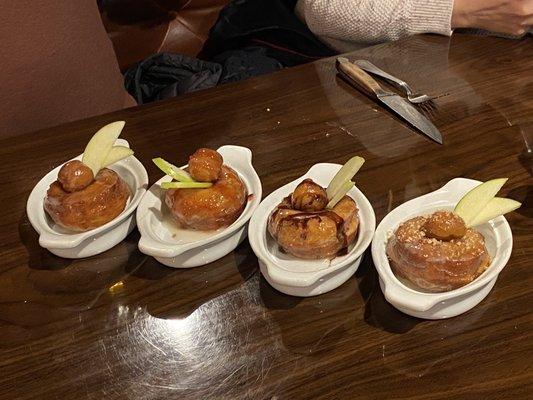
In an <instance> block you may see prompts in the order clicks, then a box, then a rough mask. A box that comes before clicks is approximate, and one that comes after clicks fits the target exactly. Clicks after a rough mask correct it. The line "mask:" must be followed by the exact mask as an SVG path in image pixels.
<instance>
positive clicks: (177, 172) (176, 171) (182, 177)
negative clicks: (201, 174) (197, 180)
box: [152, 157, 194, 182]
mask: <svg viewBox="0 0 533 400" xmlns="http://www.w3.org/2000/svg"><path fill="white" fill-rule="evenodd" d="M152 161H153V162H154V164H155V165H156V166H157V168H159V169H160V170H161V171H163V172H164V173H165V175H168V176H170V177H172V178H173V179H175V180H177V181H180V182H194V179H192V178H191V175H189V173H188V172H187V171H184V170H182V169H181V168H178V167H176V166H175V165H173V164H171V163H169V162H168V161H166V160H163V159H162V158H161V157H158V158H154V159H152Z"/></svg>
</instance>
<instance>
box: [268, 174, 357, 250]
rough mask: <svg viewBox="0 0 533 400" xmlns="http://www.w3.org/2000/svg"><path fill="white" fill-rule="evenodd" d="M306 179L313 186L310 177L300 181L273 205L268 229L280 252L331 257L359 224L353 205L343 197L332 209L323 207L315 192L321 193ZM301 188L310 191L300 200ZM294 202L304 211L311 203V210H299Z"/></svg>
mask: <svg viewBox="0 0 533 400" xmlns="http://www.w3.org/2000/svg"><path fill="white" fill-rule="evenodd" d="M310 182H311V183H313V185H316V184H315V183H314V182H312V181H310V180H306V181H304V182H302V183H301V184H300V185H299V186H298V187H297V188H296V189H295V191H294V192H293V194H292V195H291V196H287V197H286V198H285V199H283V201H282V202H281V203H280V204H279V205H278V206H277V207H276V209H275V210H274V211H273V212H272V214H271V215H270V217H269V220H268V231H269V233H270V235H271V236H272V237H273V238H274V239H275V240H276V241H277V243H278V244H279V246H280V247H281V249H282V250H283V251H285V252H287V253H289V254H291V255H293V256H295V257H299V258H305V259H327V258H330V259H331V258H334V257H336V256H337V255H338V254H339V253H340V252H342V251H343V250H344V249H347V247H348V246H349V245H350V244H352V243H353V242H354V241H355V238H356V235H357V229H358V227H359V218H358V216H357V213H358V210H357V205H356V203H355V201H354V200H353V199H352V198H351V197H348V196H344V197H343V198H342V199H341V200H340V201H339V202H338V203H337V204H336V205H335V207H333V209H331V210H326V209H325V206H326V203H327V201H326V203H324V201H323V200H320V199H317V197H316V196H315V195H316V194H320V193H321V192H320V191H318V190H317V189H316V188H315V187H312V185H310ZM317 186H318V185H317ZM305 188H307V189H311V190H310V192H309V195H308V196H304V197H303V200H304V201H302V192H303V189H305ZM323 195H324V196H325V191H324V193H323ZM305 199H308V200H312V201H307V202H306V201H305ZM326 199H327V197H326ZM318 204H323V206H321V207H318V206H317V205H318ZM295 205H296V206H298V207H300V208H304V209H305V210H308V209H309V207H310V206H311V208H312V209H314V210H315V211H302V210H301V209H297V208H295Z"/></svg>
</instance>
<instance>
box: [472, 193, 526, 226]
mask: <svg viewBox="0 0 533 400" xmlns="http://www.w3.org/2000/svg"><path fill="white" fill-rule="evenodd" d="M521 205H522V203H520V202H518V201H516V200H512V199H504V198H502V197H494V198H493V199H491V200H490V201H489V202H488V204H487V205H486V206H485V208H483V210H481V212H480V213H479V214H478V215H476V217H475V218H474V219H473V220H472V222H470V223H469V224H468V226H469V227H470V226H477V225H481V224H484V223H485V222H489V221H490V220H491V219H494V218H496V217H499V216H500V215H504V214H507V213H509V212H511V211H514V210H516V209H517V208H519V207H520V206H521Z"/></svg>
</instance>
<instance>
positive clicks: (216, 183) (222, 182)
mask: <svg viewBox="0 0 533 400" xmlns="http://www.w3.org/2000/svg"><path fill="white" fill-rule="evenodd" d="M188 171H189V173H190V175H191V177H192V178H193V179H194V180H196V181H199V182H212V183H213V186H211V187H209V188H204V189H169V190H167V192H166V194H165V203H166V204H167V206H168V208H169V209H170V212H171V214H172V216H173V218H174V219H175V220H176V221H177V222H178V223H179V225H180V226H181V227H183V228H186V229H194V230H201V231H208V230H215V229H219V228H222V227H226V226H229V225H231V224H232V223H233V222H235V221H236V220H237V218H239V216H240V215H241V214H242V212H243V211H244V208H245V206H246V201H247V191H246V186H245V184H244V182H243V181H242V180H241V178H240V177H239V175H238V174H237V172H235V171H234V170H233V169H232V168H230V167H228V166H227V165H224V164H223V159H222V156H221V155H220V153H218V152H217V151H215V150H211V149H205V148H204V149H198V150H197V151H196V152H195V153H194V154H193V155H192V156H190V157H189V168H188Z"/></svg>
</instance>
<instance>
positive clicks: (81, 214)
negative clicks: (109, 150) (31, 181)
mask: <svg viewBox="0 0 533 400" xmlns="http://www.w3.org/2000/svg"><path fill="white" fill-rule="evenodd" d="M87 169H89V171H91V170H90V168H88V167H86V166H85V165H83V164H82V163H81V162H80V161H78V162H70V163H67V164H65V165H64V166H63V167H62V168H61V170H60V171H59V174H58V180H57V181H55V182H53V183H52V184H51V185H50V187H49V188H48V191H47V192H46V198H45V200H44V209H45V210H46V212H47V213H48V215H49V216H50V217H51V218H52V220H53V221H54V222H55V223H56V224H58V225H59V226H61V227H63V228H66V229H70V230H73V231H78V232H83V231H88V230H90V229H94V228H98V227H99V226H102V225H104V224H106V223H107V222H109V221H111V220H112V219H113V218H115V217H117V216H118V215H119V214H120V213H121V212H122V211H123V210H124V208H125V207H126V203H127V201H128V198H129V197H130V195H131V191H130V188H129V187H128V185H127V184H126V182H124V180H122V178H120V176H118V175H117V173H116V172H115V171H113V170H110V169H107V168H104V169H102V170H100V171H99V172H98V174H96V177H95V178H94V180H92V178H91V181H89V177H92V171H91V172H90V174H89V172H88V171H87Z"/></svg>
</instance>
